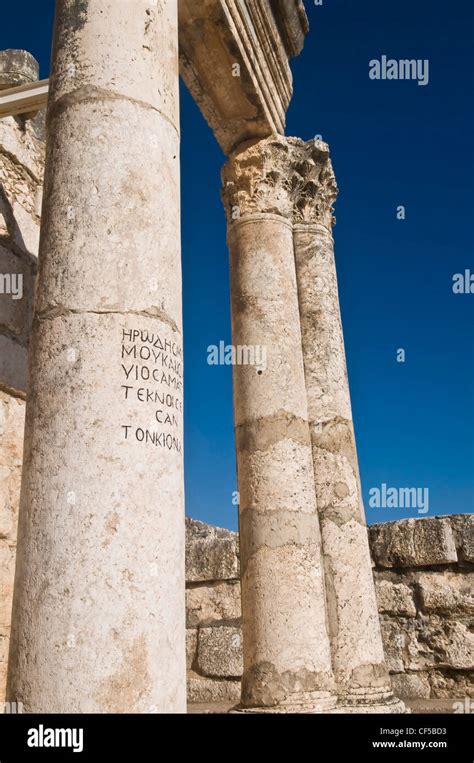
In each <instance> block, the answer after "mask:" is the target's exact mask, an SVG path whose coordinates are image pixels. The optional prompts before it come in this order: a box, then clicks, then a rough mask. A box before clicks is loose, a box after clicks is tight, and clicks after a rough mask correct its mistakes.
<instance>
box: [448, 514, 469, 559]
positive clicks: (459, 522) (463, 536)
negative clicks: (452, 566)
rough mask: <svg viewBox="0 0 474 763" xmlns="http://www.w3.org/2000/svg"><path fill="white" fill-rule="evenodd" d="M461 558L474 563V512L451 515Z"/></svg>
mask: <svg viewBox="0 0 474 763" xmlns="http://www.w3.org/2000/svg"><path fill="white" fill-rule="evenodd" d="M450 519H451V526H452V528H453V533H454V540H455V543H456V547H457V549H458V554H459V560H460V561H462V562H468V563H471V564H473V563H474V514H458V515H456V516H452V517H450Z"/></svg>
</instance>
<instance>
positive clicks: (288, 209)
mask: <svg viewBox="0 0 474 763" xmlns="http://www.w3.org/2000/svg"><path fill="white" fill-rule="evenodd" d="M222 186H223V189H222V197H223V201H224V206H225V209H226V213H227V217H228V220H229V221H230V222H231V221H233V220H235V219H238V218H239V217H242V216H245V215H249V214H255V213H260V214H276V215H280V216H283V217H286V218H287V219H288V220H290V221H292V222H295V223H302V222H309V223H321V224H323V225H326V226H327V227H330V226H331V224H332V221H333V217H332V210H333V204H334V202H335V200H336V196H337V185H336V180H335V177H334V172H333V169H332V165H331V160H330V159H329V148H328V146H327V144H326V143H323V142H322V141H315V140H312V141H307V142H305V141H303V140H300V139H299V138H285V137H283V136H281V135H272V136H270V137H269V138H265V139H264V140H261V141H259V142H258V143H255V144H253V145H252V146H249V147H248V148H246V149H244V150H243V151H240V152H238V153H235V154H234V155H233V156H232V157H231V158H230V159H229V160H228V162H227V163H226V164H225V166H224V169H223V171H222Z"/></svg>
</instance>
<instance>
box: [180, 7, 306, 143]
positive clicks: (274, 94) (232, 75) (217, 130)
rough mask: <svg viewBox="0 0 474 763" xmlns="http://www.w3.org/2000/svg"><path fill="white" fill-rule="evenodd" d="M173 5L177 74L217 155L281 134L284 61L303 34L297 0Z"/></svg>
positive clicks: (286, 97)
mask: <svg viewBox="0 0 474 763" xmlns="http://www.w3.org/2000/svg"><path fill="white" fill-rule="evenodd" d="M178 8H179V38H180V69H181V75H182V77H183V79H184V81H185V83H186V85H187V87H188V88H189V90H190V92H191V94H192V95H193V97H194V100H195V101H196V103H197V104H198V106H199V107H200V109H201V111H202V113H203V115H204V117H205V118H206V120H207V122H208V124H209V125H210V127H211V129H212V130H213V132H214V134H215V136H216V139H217V140H218V142H219V144H220V146H221V148H222V150H223V151H224V153H226V154H230V153H231V152H232V151H234V150H235V149H236V147H237V146H239V145H240V144H242V143H243V142H244V141H248V140H260V139H261V138H265V137H267V136H269V135H271V134H272V133H283V132H284V129H285V120H286V111H287V109H288V106H289V103H290V100H291V96H292V93H293V79H292V74H291V69H290V65H289V59H290V58H291V57H293V56H295V55H297V54H298V53H299V52H300V51H301V49H302V47H303V44H304V39H305V35H306V33H307V32H308V20H307V17H306V13H305V10H304V5H303V2H302V0H179V3H178Z"/></svg>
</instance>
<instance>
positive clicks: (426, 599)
mask: <svg viewBox="0 0 474 763" xmlns="http://www.w3.org/2000/svg"><path fill="white" fill-rule="evenodd" d="M416 579H417V583H418V591H419V596H420V603H421V608H422V609H423V611H424V612H426V613H430V612H435V613H439V614H444V615H447V616H448V617H455V616H456V615H457V614H466V615H474V572H471V573H464V574H458V573H454V572H449V571H445V572H443V573H440V572H422V573H419V574H418V575H417V578H416Z"/></svg>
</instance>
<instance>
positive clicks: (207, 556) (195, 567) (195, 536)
mask: <svg viewBox="0 0 474 763" xmlns="http://www.w3.org/2000/svg"><path fill="white" fill-rule="evenodd" d="M238 577H239V560H238V539H237V536H236V533H232V532H230V531H229V530H223V529H222V528H219V527H212V528H210V525H206V524H204V523H203V522H198V521H196V520H194V519H190V518H189V517H188V518H186V580H187V581H188V582H202V581H204V580H211V581H214V580H233V579H236V578H238Z"/></svg>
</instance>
